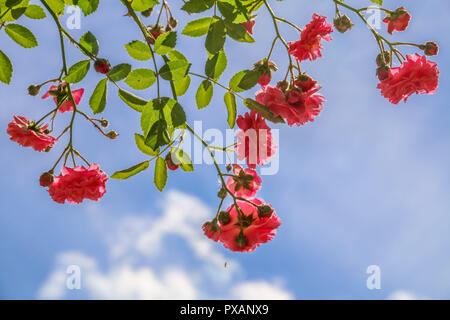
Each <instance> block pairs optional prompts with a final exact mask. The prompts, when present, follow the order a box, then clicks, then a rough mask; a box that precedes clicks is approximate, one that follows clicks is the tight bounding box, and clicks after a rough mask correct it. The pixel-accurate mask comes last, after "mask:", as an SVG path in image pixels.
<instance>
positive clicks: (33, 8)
mask: <svg viewBox="0 0 450 320" xmlns="http://www.w3.org/2000/svg"><path fill="white" fill-rule="evenodd" d="M25 15H26V16H27V17H28V18H30V19H44V18H45V17H46V16H47V15H46V14H45V11H44V9H42V8H41V7H40V6H38V5H36V4H30V5H29V6H28V8H26V10H25Z"/></svg>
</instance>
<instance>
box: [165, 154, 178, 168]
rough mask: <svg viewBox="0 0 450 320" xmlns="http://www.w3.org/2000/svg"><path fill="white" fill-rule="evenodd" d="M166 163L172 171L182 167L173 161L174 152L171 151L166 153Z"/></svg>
mask: <svg viewBox="0 0 450 320" xmlns="http://www.w3.org/2000/svg"><path fill="white" fill-rule="evenodd" d="M166 165H167V168H168V169H169V170H172V171H175V170H177V169H178V168H179V167H180V166H179V165H177V164H176V163H174V162H173V160H172V153H170V152H169V153H168V154H167V155H166Z"/></svg>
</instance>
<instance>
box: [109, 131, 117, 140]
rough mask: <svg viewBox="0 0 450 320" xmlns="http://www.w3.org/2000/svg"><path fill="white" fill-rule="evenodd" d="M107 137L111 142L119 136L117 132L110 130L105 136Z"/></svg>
mask: <svg viewBox="0 0 450 320" xmlns="http://www.w3.org/2000/svg"><path fill="white" fill-rule="evenodd" d="M106 135H107V136H108V138H110V139H111V140H114V139H117V137H118V136H119V134H118V133H117V132H115V131H114V130H111V131H110V132H108V133H107V134H106Z"/></svg>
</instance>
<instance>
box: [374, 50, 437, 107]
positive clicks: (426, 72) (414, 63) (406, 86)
mask: <svg viewBox="0 0 450 320" xmlns="http://www.w3.org/2000/svg"><path fill="white" fill-rule="evenodd" d="M438 84H439V69H438V68H437V64H436V63H434V62H431V61H429V60H427V58H426V57H425V56H420V55H418V54H414V55H407V56H406V60H405V62H403V64H402V65H401V66H400V67H397V68H391V70H390V71H389V77H388V78H387V79H386V80H383V81H381V82H380V83H379V84H378V89H381V95H383V96H384V97H385V98H387V99H388V100H389V101H390V102H391V103H393V104H398V103H399V102H400V101H401V100H402V99H403V100H404V101H405V102H406V100H407V99H408V97H409V96H411V95H412V94H413V93H417V94H425V93H427V94H433V93H435V92H436V91H437V88H438Z"/></svg>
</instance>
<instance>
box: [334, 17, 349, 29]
mask: <svg viewBox="0 0 450 320" xmlns="http://www.w3.org/2000/svg"><path fill="white" fill-rule="evenodd" d="M334 27H335V28H336V30H337V31H339V32H340V33H345V32H347V31H348V30H350V29H351V28H352V27H353V23H352V21H351V20H350V18H349V17H347V15H343V16H339V17H336V18H335V19H334Z"/></svg>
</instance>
